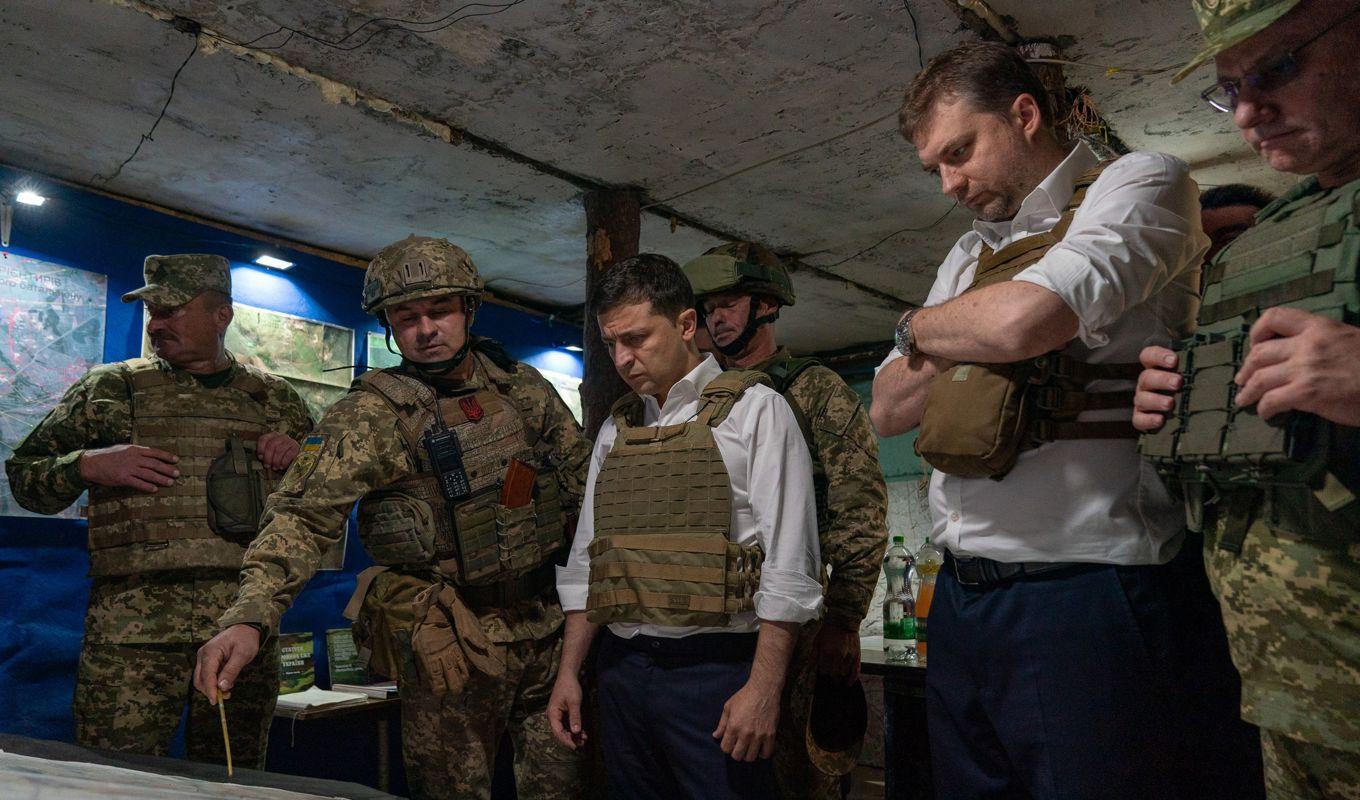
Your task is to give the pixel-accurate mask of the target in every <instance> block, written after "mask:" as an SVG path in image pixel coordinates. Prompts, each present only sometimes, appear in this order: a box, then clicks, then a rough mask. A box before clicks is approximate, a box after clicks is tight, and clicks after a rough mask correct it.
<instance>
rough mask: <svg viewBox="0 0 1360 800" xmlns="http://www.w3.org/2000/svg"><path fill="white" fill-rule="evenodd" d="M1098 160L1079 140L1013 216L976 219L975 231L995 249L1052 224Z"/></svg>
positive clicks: (1045, 228)
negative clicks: (987, 219)
mask: <svg viewBox="0 0 1360 800" xmlns="http://www.w3.org/2000/svg"><path fill="white" fill-rule="evenodd" d="M1099 163H1100V158H1099V157H1098V156H1097V155H1096V154H1095V151H1093V150H1092V149H1091V148H1090V147H1089V146H1088V145H1087V144H1086V143H1085V142H1078V143H1077V146H1076V147H1073V148H1072V152H1070V153H1068V154H1067V157H1066V158H1064V159H1063V160H1062V161H1061V162H1060V163H1059V164H1058V166H1056V167H1054V169H1053V171H1052V172H1050V173H1048V177H1046V178H1044V179H1043V180H1042V181H1039V185H1038V186H1036V187H1034V191H1032V192H1030V193H1029V194H1028V195H1026V196H1025V199H1024V200H1023V201H1021V203H1020V209H1019V210H1018V211H1016V213H1015V216H1014V217H1013V218H1011V219H1007V220H1002V221H1000V222H984V221H982V220H974V221H973V231H974V232H976V233H977V235H978V236H980V237H981V238H982V241H983V242H985V243H986V244H987V245H988V246H989V247H991V248H992V249H993V250H999V249H1000V248H1001V246H1002V245H1003V244H1004V243H1005V242H1007V241H1008V240H1011V239H1014V238H1017V237H1019V236H1028V235H1030V234H1033V233H1039V232H1041V231H1044V230H1047V229H1048V228H1051V227H1052V226H1053V225H1054V224H1056V223H1057V220H1058V217H1060V216H1062V210H1063V208H1064V207H1065V206H1066V205H1067V201H1068V200H1071V199H1072V193H1073V192H1074V191H1076V184H1077V178H1080V177H1081V176H1082V173H1084V172H1086V171H1087V170H1088V169H1090V168H1091V167H1094V166H1095V165H1096V164H1099Z"/></svg>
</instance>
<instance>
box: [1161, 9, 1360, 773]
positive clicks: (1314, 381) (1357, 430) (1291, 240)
mask: <svg viewBox="0 0 1360 800" xmlns="http://www.w3.org/2000/svg"><path fill="white" fill-rule="evenodd" d="M1192 5H1193V6H1194V9H1195V12H1196V14H1197V16H1198V17H1199V21H1200V24H1201V26H1202V27H1203V29H1204V37H1205V40H1206V43H1207V45H1208V46H1207V48H1206V49H1205V50H1204V51H1203V52H1201V53H1200V55H1199V56H1198V57H1197V58H1196V59H1195V60H1194V61H1193V62H1191V64H1190V66H1188V67H1187V68H1186V69H1185V70H1183V71H1182V72H1181V74H1180V75H1178V76H1177V79H1179V78H1181V77H1184V76H1185V75H1186V74H1188V73H1189V72H1190V71H1191V70H1193V69H1194V68H1195V67H1197V66H1198V65H1200V64H1201V63H1203V62H1205V61H1207V60H1208V59H1210V58H1213V59H1214V61H1215V65H1216V66H1217V69H1218V78H1219V80H1218V82H1217V83H1215V84H1214V85H1213V86H1211V87H1210V88H1209V89H1207V90H1205V91H1204V93H1203V95H1202V96H1203V97H1204V99H1205V100H1207V101H1209V102H1210V103H1212V104H1213V105H1214V106H1215V107H1216V108H1219V109H1220V110H1223V111H1230V112H1231V113H1232V114H1233V119H1234V122H1235V123H1236V124H1237V126H1238V127H1239V128H1240V129H1241V130H1242V134H1243V137H1244V138H1245V139H1246V140H1247V142H1248V143H1249V144H1251V145H1252V146H1253V147H1254V148H1255V149H1256V150H1257V151H1258V152H1259V153H1260V154H1261V155H1262V156H1263V157H1264V158H1265V159H1266V160H1267V162H1268V163H1269V164H1270V166H1271V167H1273V168H1274V169H1277V170H1280V171H1282V172H1289V173H1293V174H1297V175H1307V176H1310V177H1308V178H1307V179H1306V180H1305V181H1304V182H1303V183H1301V184H1299V185H1298V186H1296V187H1295V188H1294V189H1293V190H1291V191H1290V192H1288V193H1287V194H1285V196H1283V197H1281V198H1280V199H1279V200H1277V201H1276V202H1275V203H1273V204H1271V205H1269V206H1267V207H1266V208H1264V209H1262V211H1261V213H1260V214H1259V215H1258V216H1257V219H1256V225H1255V227H1253V228H1251V229H1250V230H1248V231H1247V232H1246V233H1244V234H1242V235H1241V237H1240V238H1238V239H1237V240H1236V241H1234V242H1233V243H1232V244H1231V245H1229V246H1228V247H1227V248H1226V249H1224V250H1223V251H1222V252H1221V253H1220V254H1219V255H1218V257H1217V258H1216V259H1215V260H1214V261H1213V263H1212V264H1211V265H1210V267H1209V268H1208V271H1207V273H1206V280H1205V290H1204V305H1203V307H1202V308H1201V310H1200V314H1199V330H1198V334H1197V336H1196V338H1195V339H1193V340H1190V341H1188V342H1186V343H1184V344H1183V345H1182V347H1181V348H1179V349H1180V350H1181V352H1177V351H1173V350H1168V349H1165V348H1147V349H1146V350H1144V351H1143V353H1142V356H1141V360H1142V363H1143V365H1144V367H1146V369H1145V371H1144V372H1143V374H1142V376H1141V377H1140V379H1139V386H1138V393H1137V397H1136V398H1135V403H1136V413H1135V417H1134V423H1135V425H1137V426H1138V427H1140V428H1142V429H1144V430H1158V433H1157V434H1156V435H1152V436H1146V437H1144V441H1143V443H1142V450H1143V452H1144V454H1145V455H1147V456H1149V457H1151V458H1152V460H1153V461H1154V463H1156V464H1157V465H1158V467H1159V468H1160V469H1162V470H1163V472H1164V473H1165V474H1167V475H1168V476H1170V477H1171V478H1172V481H1173V483H1174V484H1176V485H1177V486H1178V487H1179V488H1180V489H1181V490H1182V492H1183V493H1184V495H1185V499H1186V506H1187V514H1188V517H1189V521H1190V524H1191V526H1192V527H1195V528H1202V529H1203V530H1204V532H1205V537H1204V538H1205V548H1206V554H1205V555H1206V558H1205V560H1206V562H1207V567H1208V571H1209V577H1210V581H1211V583H1212V584H1213V587H1214V591H1215V594H1217V596H1218V599H1219V604H1220V606H1221V608H1222V611H1223V617H1224V622H1225V624H1226V627H1227V630H1228V637H1229V641H1230V643H1231V645H1232V655H1233V661H1234V662H1235V663H1236V664H1237V667H1238V669H1239V670H1240V671H1241V673H1242V714H1243V717H1245V718H1246V719H1247V720H1248V721H1250V722H1253V723H1256V724H1257V725H1259V726H1260V727H1261V741H1262V750H1263V755H1264V756H1265V767H1266V769H1265V772H1266V786H1267V789H1268V793H1269V795H1270V796H1271V797H1279V798H1291V799H1292V798H1314V797H1316V798H1360V630H1357V627H1356V619H1357V618H1358V617H1360V538H1358V537H1357V531H1360V501H1357V499H1356V496H1357V494H1360V359H1357V358H1356V354H1357V353H1360V327H1358V326H1360V298H1358V297H1357V288H1356V283H1355V280H1356V271H1357V266H1360V133H1357V131H1360V104H1357V103H1356V101H1355V88H1354V81H1353V72H1354V68H1353V61H1354V54H1355V52H1356V51H1357V49H1360V5H1357V4H1356V3H1355V2H1354V1H1353V0H1344V1H1343V0H1195V2H1193V3H1192ZM1244 331H1249V332H1247V333H1245V334H1244ZM1178 369H1180V370H1182V371H1183V372H1185V373H1186V374H1184V375H1183V374H1179V373H1178V371H1177V370H1178ZM1190 370H1193V372H1190ZM1191 379H1193V380H1191ZM1182 387H1185V388H1186V389H1187V391H1185V392H1183V393H1180V394H1177V393H1178V391H1179V390H1180V389H1182ZM1265 420H1270V423H1271V424H1270V425H1266V424H1264V421H1265ZM1168 422H1169V424H1166V423H1168ZM1291 441H1293V442H1294V443H1295V446H1294V447H1290V446H1289V445H1290V443H1291Z"/></svg>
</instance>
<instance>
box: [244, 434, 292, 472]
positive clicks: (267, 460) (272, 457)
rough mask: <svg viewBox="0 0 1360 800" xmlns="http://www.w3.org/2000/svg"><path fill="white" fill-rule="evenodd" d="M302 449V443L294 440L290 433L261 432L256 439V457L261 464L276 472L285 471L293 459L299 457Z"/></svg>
mask: <svg viewBox="0 0 1360 800" xmlns="http://www.w3.org/2000/svg"><path fill="white" fill-rule="evenodd" d="M301 449H302V445H300V444H298V443H297V442H296V441H294V440H293V437H291V436H289V435H288V434H286V433H279V432H278V431H270V432H269V433H265V434H261V435H260V438H259V439H258V440H256V442H255V457H256V458H258V459H259V460H260V463H261V464H264V465H265V466H266V467H269V468H270V469H272V470H274V471H275V472H283V471H285V470H287V469H288V467H289V466H290V465H291V464H292V463H293V459H295V458H297V454H298V451H300V450H301Z"/></svg>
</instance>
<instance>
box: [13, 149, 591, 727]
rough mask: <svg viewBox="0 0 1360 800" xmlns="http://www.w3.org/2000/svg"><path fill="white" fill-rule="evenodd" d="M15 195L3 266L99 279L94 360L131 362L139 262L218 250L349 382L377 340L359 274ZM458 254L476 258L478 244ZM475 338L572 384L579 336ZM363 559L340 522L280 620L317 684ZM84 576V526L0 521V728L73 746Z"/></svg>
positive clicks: (180, 222) (520, 319)
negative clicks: (309, 327)
mask: <svg viewBox="0 0 1360 800" xmlns="http://www.w3.org/2000/svg"><path fill="white" fill-rule="evenodd" d="M20 188H28V189H32V190H35V191H37V192H39V193H40V194H42V195H44V196H46V197H47V198H48V200H47V203H46V204H45V205H43V206H42V207H39V208H34V207H30V206H23V205H20V206H16V207H15V210H14V224H13V233H12V237H11V242H10V244H11V247H10V248H8V250H0V258H2V257H4V255H5V254H6V253H14V254H16V255H21V256H28V257H30V258H36V259H41V260H43V261H49V262H53V263H57V264H62V265H65V266H70V267H76V268H79V269H84V270H88V271H90V272H98V273H102V274H105V275H107V276H108V297H107V304H108V305H107V312H106V332H105V340H104V360H105V361H119V360H122V359H125V358H131V357H133V356H136V355H140V348H141V336H142V332H141V314H142V311H141V304H139V303H133V304H124V303H122V302H121V301H120V300H119V297H120V296H121V295H122V294H123V293H124V292H127V291H131V290H132V289H135V288H137V287H138V286H140V285H141V284H142V259H143V258H144V257H145V256H147V255H148V254H151V253H185V252H206V253H218V254H220V255H223V256H225V257H226V258H228V259H229V260H230V261H231V262H232V280H233V284H234V286H233V289H234V295H235V299H236V300H237V301H238V302H241V303H245V304H247V305H252V306H256V307H259V308H267V309H271V310H274V311H281V312H284V313H288V314H295V315H297V316H301V317H307V318H309V319H315V320H320V321H323V322H329V323H333V324H336V325H341V326H344V327H347V328H353V329H354V330H355V345H356V350H357V351H358V352H357V353H356V359H357V361H358V364H359V367H358V368H357V370H356V372H357V371H361V370H362V369H363V364H364V360H365V357H366V353H365V339H366V334H367V332H369V331H381V329H380V328H379V327H378V326H377V324H376V322H375V321H374V320H373V319H372V318H371V317H369V316H368V315H366V314H364V313H363V312H362V311H361V310H360V308H359V298H360V293H361V285H362V282H363V272H362V271H361V270H358V269H355V268H353V267H350V266H347V265H343V264H339V263H336V262H332V261H329V260H326V259H323V258H319V257H316V256H310V255H307V254H305V253H300V252H296V251H292V250H289V249H287V248H280V247H275V246H272V245H266V244H263V243H261V242H260V241H257V240H254V239H251V238H247V237H245V236H239V235H236V234H233V233H228V232H225V231H222V230H220V229H217V228H215V227H210V226H207V225H202V224H199V223H195V222H190V221H187V220H184V219H181V218H178V217H174V216H171V215H167V214H163V213H159V212H156V211H153V210H149V209H146V208H143V207H140V206H136V205H133V204H129V203H125V202H121V201H118V200H115V199H111V198H108V197H105V196H102V195H98V194H95V193H91V192H87V191H82V190H79V189H74V188H70V187H67V186H62V185H58V184H55V183H54V182H51V181H45V180H43V179H42V178H40V177H36V176H33V175H30V174H28V173H24V172H21V171H17V170H12V169H7V168H3V167H0V192H3V193H4V194H5V195H6V196H7V197H13V194H14V192H15V191H16V190H17V189H20ZM418 232H421V231H418ZM469 250H470V252H471V255H472V256H473V259H474V261H475V260H476V259H477V255H478V254H477V252H476V248H475V246H474V247H471V248H469ZM583 252H584V250H583ZM263 253H269V254H272V255H275V256H278V257H280V258H283V259H285V260H288V261H292V262H294V263H295V264H296V266H295V267H293V268H292V269H290V270H288V271H287V272H276V271H272V270H267V269H265V268H263V267H257V266H255V265H254V264H252V263H251V262H252V261H253V260H254V259H255V258H256V257H257V256H259V255H261V254H263ZM474 330H475V331H476V332H477V333H480V334H482V335H485V336H491V337H493V338H496V339H499V340H500V341H501V342H503V343H504V344H505V345H506V347H507V349H509V351H510V352H511V354H512V355H514V356H515V357H517V358H519V359H521V360H523V361H526V362H528V363H531V364H535V365H536V366H542V367H546V368H549V369H554V370H557V371H559V372H565V373H568V374H572V375H576V376H578V377H579V375H580V374H581V363H580V359H579V358H578V357H577V356H576V355H575V354H574V353H570V352H566V351H564V350H562V349H561V348H562V347H564V346H565V345H568V344H579V343H580V339H581V332H580V330H579V328H576V327H573V326H570V325H566V324H564V323H560V322H554V321H549V320H547V319H543V318H539V317H535V316H532V315H529V314H526V313H523V312H520V311H516V310H512V309H508V308H505V307H501V306H495V305H489V304H488V305H484V306H483V307H482V309H481V310H480V311H479V312H478V314H477V322H476V324H475V326H474ZM12 444H13V443H12ZM369 563H370V562H369V559H368V557H367V555H365V554H364V552H363V549H362V547H361V546H360V545H359V541H358V538H357V537H356V536H354V535H353V530H352V523H351V531H350V535H349V544H348V549H347V552H346V555H345V565H344V569H343V571H340V572H320V573H317V576H316V577H315V578H313V579H312V581H311V583H309V584H308V585H307V588H306V589H305V590H304V591H303V592H302V594H301V596H300V597H299V598H298V601H297V604H296V605H295V606H294V607H293V608H292V609H291V610H290V611H289V612H288V613H287V614H286V615H285V616H284V618H283V623H282V630H283V631H284V632H299V631H312V632H313V633H314V634H316V650H317V656H318V662H319V663H318V665H317V674H318V676H319V677H320V676H324V675H326V667H325V663H324V661H325V638H324V631H325V630H326V629H327V628H336V627H343V626H345V625H347V624H348V622H347V621H346V620H345V619H344V618H343V617H341V616H340V611H341V609H342V608H343V607H344V605H345V602H346V601H347V600H348V599H349V595H350V592H351V590H352V589H353V587H354V575H355V573H356V572H358V571H359V570H361V569H363V568H364V567H366V566H368V564H369ZM88 567H89V559H88V557H87V555H86V549H85V523H84V522H83V521H76V520H67V519H42V518H27V517H0V731H3V732H5V733H14V734H20V735H24V736H33V737H39V738H45V739H58V740H66V741H69V740H70V739H71V738H72V735H73V731H74V726H73V723H72V719H71V690H72V686H73V683H74V680H75V668H76V658H77V655H78V653H79V650H80V637H81V629H82V626H83V618H84V611H85V603H86V599H87V596H88V587H89V580H88V578H87V577H86V574H85V573H86V570H87V569H88Z"/></svg>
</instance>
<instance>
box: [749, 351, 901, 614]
mask: <svg viewBox="0 0 1360 800" xmlns="http://www.w3.org/2000/svg"><path fill="white" fill-rule="evenodd" d="M789 357H790V356H789V353H788V351H787V350H785V349H783V348H780V349H779V350H778V351H776V352H775V354H774V356H773V357H772V358H770V359H769V360H768V361H766V362H764V363H762V364H758V365H756V366H755V367H753V368H752V369H757V370H761V371H766V372H768V371H769V369H770V367H771V365H773V364H775V363H776V362H778V361H780V360H783V359H787V358H789ZM784 396H785V397H786V398H787V399H788V400H789V401H790V402H791V403H796V404H797V407H798V409H799V410H800V411H801V413H802V415H803V416H804V417H805V418H806V420H807V424H808V427H809V428H810V430H811V433H812V442H810V443H809V450H810V451H811V454H812V461H813V471H814V472H815V473H819V474H820V473H824V474H825V476H826V498H825V502H820V501H821V498H819V502H818V508H817V514H818V520H817V526H818V539H819V541H820V544H821V549H822V561H823V563H825V564H827V565H829V566H830V567H831V578H830V581H829V583H828V585H827V590H826V599H825V602H826V620H827V621H828V622H830V623H833V624H835V625H838V626H840V627H842V628H846V629H848V630H856V631H857V630H859V624H860V622H861V621H862V620H863V619H864V615H865V614H866V613H868V610H869V604H870V603H871V602H872V600H873V596H874V587H875V586H876V585H877V584H878V571H879V568H880V566H881V563H882V560H883V551H884V550H885V549H886V548H887V546H888V528H887V514H888V490H887V487H886V486H885V484H884V480H883V470H882V468H881V467H880V466H879V463H878V439H877V438H876V437H875V436H874V432H873V429H872V428H870V427H869V415H868V413H867V412H865V410H864V404H863V403H862V402H861V401H860V398H859V395H857V394H855V392H854V390H853V389H851V388H850V387H849V386H847V385H846V383H845V381H844V380H842V379H841V377H840V376H839V375H837V374H836V373H835V372H833V371H831V370H830V369H828V368H826V367H824V366H821V365H816V366H812V367H809V368H807V369H805V370H804V371H803V372H802V373H801V374H799V375H798V377H797V378H796V379H795V380H794V382H793V385H791V386H789V387H787V389H786V390H785V392H784ZM818 488H819V490H820V487H818Z"/></svg>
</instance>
